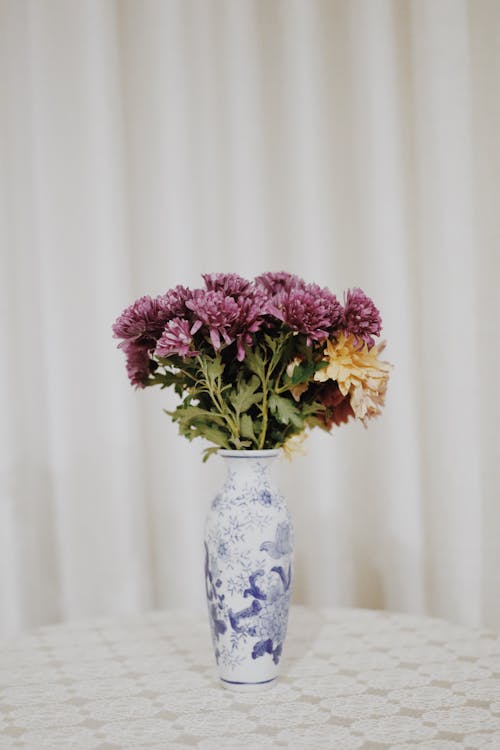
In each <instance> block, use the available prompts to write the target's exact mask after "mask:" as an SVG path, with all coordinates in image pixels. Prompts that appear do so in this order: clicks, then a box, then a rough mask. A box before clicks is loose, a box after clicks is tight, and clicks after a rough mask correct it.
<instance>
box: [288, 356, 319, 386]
mask: <svg viewBox="0 0 500 750" xmlns="http://www.w3.org/2000/svg"><path fill="white" fill-rule="evenodd" d="M315 372H316V365H315V363H314V362H313V361H312V360H311V361H310V362H301V363H300V364H299V365H297V366H296V367H295V368H294V370H293V373H292V377H291V383H292V385H299V384H300V383H307V381H309V380H311V378H312V376H313V375H314V373H315Z"/></svg>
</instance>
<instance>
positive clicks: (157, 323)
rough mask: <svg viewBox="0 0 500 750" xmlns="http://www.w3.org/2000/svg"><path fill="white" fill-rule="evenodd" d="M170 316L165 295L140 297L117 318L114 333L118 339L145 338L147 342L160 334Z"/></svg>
mask: <svg viewBox="0 0 500 750" xmlns="http://www.w3.org/2000/svg"><path fill="white" fill-rule="evenodd" d="M169 316H170V311H169V310H168V309H167V307H166V305H165V300H164V298H163V297H155V298H154V299H153V298H152V297H149V296H145V297H140V298H139V299H138V300H136V301H135V302H134V303H133V304H132V305H130V307H127V308H126V309H125V310H124V311H123V312H122V314H121V315H120V316H119V317H118V318H117V319H116V321H115V323H114V325H113V333H114V335H115V338H118V339H126V340H139V339H143V341H144V343H146V342H147V341H149V340H151V339H155V338H157V337H158V336H159V335H160V333H161V331H162V330H163V326H164V325H165V323H166V321H167V320H168V318H169ZM122 348H123V347H122Z"/></svg>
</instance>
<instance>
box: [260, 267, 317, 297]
mask: <svg viewBox="0 0 500 750" xmlns="http://www.w3.org/2000/svg"><path fill="white" fill-rule="evenodd" d="M255 283H256V285H257V286H260V287H263V288H264V289H265V290H266V292H267V293H268V294H269V295H270V296H271V297H274V296H276V295H277V294H280V293H281V292H290V291H291V290H292V289H304V288H305V286H306V282H305V281H304V279H301V278H300V276H296V275H295V274H293V273H287V272H286V271H278V272H276V273H275V272H273V271H269V272H268V273H263V274H261V275H260V276H257V277H256V279H255Z"/></svg>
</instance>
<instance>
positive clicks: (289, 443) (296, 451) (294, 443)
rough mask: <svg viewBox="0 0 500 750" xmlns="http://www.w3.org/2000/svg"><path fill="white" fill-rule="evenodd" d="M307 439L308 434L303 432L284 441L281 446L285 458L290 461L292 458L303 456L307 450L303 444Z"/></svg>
mask: <svg viewBox="0 0 500 750" xmlns="http://www.w3.org/2000/svg"><path fill="white" fill-rule="evenodd" d="M308 437H309V435H308V433H307V432H306V431H305V430H304V431H303V432H299V433H298V435H292V436H291V437H289V438H288V439H287V440H285V442H284V443H283V445H282V449H283V455H284V456H285V458H287V459H288V460H289V461H291V460H292V458H293V457H294V456H305V455H306V453H307V448H306V447H305V445H304V442H305V440H306V438H308Z"/></svg>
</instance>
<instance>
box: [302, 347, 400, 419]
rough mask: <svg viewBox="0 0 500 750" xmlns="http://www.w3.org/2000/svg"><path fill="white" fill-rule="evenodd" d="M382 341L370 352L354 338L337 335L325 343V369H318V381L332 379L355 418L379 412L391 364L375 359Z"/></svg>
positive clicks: (370, 415)
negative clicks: (350, 407) (347, 400)
mask: <svg viewBox="0 0 500 750" xmlns="http://www.w3.org/2000/svg"><path fill="white" fill-rule="evenodd" d="M384 347H385V342H382V343H380V344H378V345H376V346H373V347H372V348H371V349H368V346H367V345H366V344H365V345H364V346H363V347H362V348H359V345H358V344H357V342H356V341H355V339H354V336H345V335H344V334H341V335H340V336H339V337H338V339H337V341H327V344H326V349H325V352H324V353H325V359H326V361H327V362H328V365H327V367H325V368H323V369H322V370H318V372H316V373H315V375H314V379H315V380H316V381H318V382H323V383H324V382H327V381H329V380H334V381H335V382H336V383H337V385H338V388H339V390H340V393H341V394H342V395H343V396H347V395H348V394H349V396H350V404H351V406H352V409H353V411H354V414H355V416H356V417H357V418H358V419H361V420H365V419H366V418H370V417H373V416H376V415H377V414H379V413H380V411H381V407H382V405H383V403H384V396H385V391H386V388H387V381H388V378H389V372H390V370H391V365H390V364H389V363H388V362H383V361H382V360H380V359H379V354H380V353H381V352H382V351H383V349H384Z"/></svg>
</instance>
